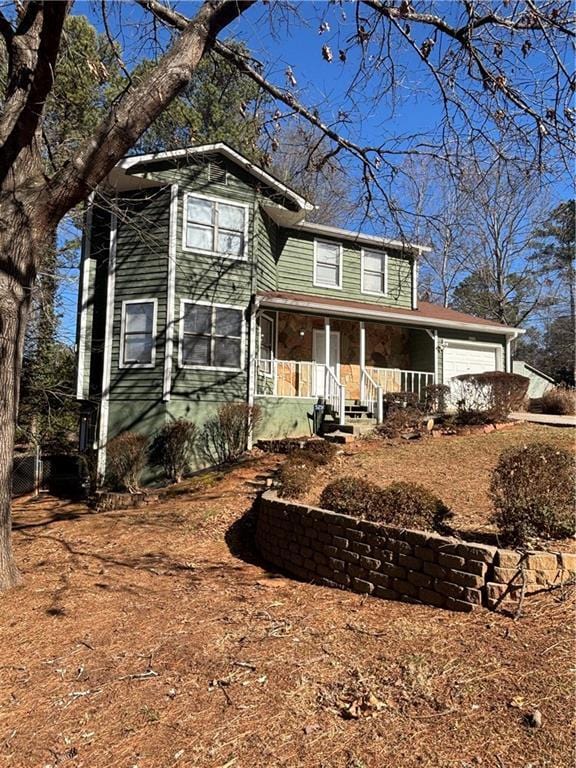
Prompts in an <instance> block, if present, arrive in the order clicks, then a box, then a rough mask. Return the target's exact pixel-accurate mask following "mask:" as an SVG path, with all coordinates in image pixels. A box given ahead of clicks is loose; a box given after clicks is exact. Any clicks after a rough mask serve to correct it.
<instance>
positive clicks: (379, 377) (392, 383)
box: [366, 366, 434, 400]
mask: <svg viewBox="0 0 576 768" xmlns="http://www.w3.org/2000/svg"><path fill="white" fill-rule="evenodd" d="M366 371H367V373H368V375H369V376H370V378H371V379H373V381H374V382H375V383H376V384H377V385H378V386H379V387H382V391H383V392H384V393H386V392H414V393H415V394H417V395H418V398H419V399H420V400H422V399H423V398H424V390H425V388H426V387H428V386H430V385H431V384H434V373H432V372H431V371H408V370H403V369H402V368H374V367H371V366H368V367H367V368H366Z"/></svg>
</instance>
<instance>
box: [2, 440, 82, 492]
mask: <svg viewBox="0 0 576 768" xmlns="http://www.w3.org/2000/svg"><path fill="white" fill-rule="evenodd" d="M86 487H87V470H86V464H85V461H84V459H83V457H82V456H78V455H75V454H64V453H62V454H41V453H40V451H39V450H38V451H35V452H27V453H21V454H16V455H15V456H14V461H13V465H12V496H13V497H18V496H25V495H27V494H31V493H39V492H40V491H48V492H49V493H52V494H54V495H55V496H63V497H66V498H79V497H82V496H84V495H85V493H86Z"/></svg>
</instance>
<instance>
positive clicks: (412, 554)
mask: <svg viewBox="0 0 576 768" xmlns="http://www.w3.org/2000/svg"><path fill="white" fill-rule="evenodd" d="M256 545H257V547H258V549H259V551H260V553H261V554H262V556H263V557H264V558H265V559H266V560H267V561H268V562H270V563H272V564H274V565H276V566H278V567H279V568H281V569H283V570H285V571H287V572H288V573H290V574H292V575H294V576H296V577H298V578H300V579H303V580H306V581H314V582H316V583H319V584H323V585H325V586H330V587H337V588H340V589H350V590H353V591H354V592H360V593H364V594H370V595H374V596H375V597H382V598H386V599H389V600H407V601H410V602H418V603H424V604H427V605H433V606H437V607H439V608H447V609H450V610H456V611H471V610H473V609H474V608H476V607H478V606H480V605H485V606H488V607H491V608H495V607H498V606H499V605H501V604H504V603H507V602H508V601H511V600H517V599H518V598H519V595H520V592H521V589H522V584H523V583H524V585H525V586H524V589H525V592H527V593H529V592H530V591H534V589H535V588H537V589H541V588H542V587H543V586H550V585H552V584H561V583H565V582H567V581H569V580H573V579H574V578H575V576H576V555H571V554H560V553H558V554H554V553H548V552H531V553H528V554H526V555H524V556H523V555H522V554H521V553H518V552H513V551H510V550H502V549H498V548H497V547H492V546H487V545H484V544H475V543H468V542H462V541H458V540H457V539H454V538H450V537H446V536H440V535H438V534H435V533H428V532H424V531H414V530H406V529H400V528H393V527H391V526H385V525H381V524H379V523H372V522H368V521H365V520H358V519H356V518H353V517H348V516H347V515H340V514H337V513H335V512H330V511H328V510H325V509H318V508H316V507H309V506H307V505H304V504H298V503H295V502H289V501H285V500H283V499H280V498H278V495H277V494H276V492H275V491H268V492H267V493H264V494H263V495H262V496H261V498H260V501H259V507H258V522H257V527H256Z"/></svg>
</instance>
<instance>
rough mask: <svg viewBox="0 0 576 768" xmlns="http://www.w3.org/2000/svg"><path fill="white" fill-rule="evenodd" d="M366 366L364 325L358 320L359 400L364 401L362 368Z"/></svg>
mask: <svg viewBox="0 0 576 768" xmlns="http://www.w3.org/2000/svg"><path fill="white" fill-rule="evenodd" d="M365 367H366V326H365V325H364V321H363V320H361V321H360V402H361V403H363V402H364V394H365V393H364V368H365Z"/></svg>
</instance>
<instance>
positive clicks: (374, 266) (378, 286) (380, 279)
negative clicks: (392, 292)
mask: <svg viewBox="0 0 576 768" xmlns="http://www.w3.org/2000/svg"><path fill="white" fill-rule="evenodd" d="M362 292H363V293H374V294H378V295H380V296H385V295H386V294H387V293H388V256H387V254H385V253H383V252H382V251H362Z"/></svg>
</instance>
